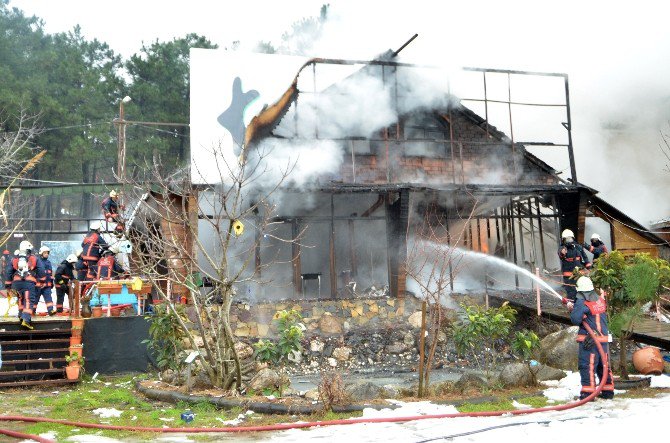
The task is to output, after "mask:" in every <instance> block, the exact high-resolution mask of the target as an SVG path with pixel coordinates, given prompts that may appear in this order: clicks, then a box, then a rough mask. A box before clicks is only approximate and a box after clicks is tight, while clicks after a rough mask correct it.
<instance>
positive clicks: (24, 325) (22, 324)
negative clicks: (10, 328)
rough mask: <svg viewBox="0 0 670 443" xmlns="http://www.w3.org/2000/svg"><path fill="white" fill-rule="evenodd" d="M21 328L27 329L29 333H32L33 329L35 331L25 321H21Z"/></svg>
mask: <svg viewBox="0 0 670 443" xmlns="http://www.w3.org/2000/svg"><path fill="white" fill-rule="evenodd" d="M21 327H22V328H25V329H28V330H29V331H32V330H33V329H35V328H34V327H33V325H31V324H30V323H28V322H27V321H25V320H21Z"/></svg>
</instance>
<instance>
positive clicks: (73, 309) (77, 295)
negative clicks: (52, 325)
mask: <svg viewBox="0 0 670 443" xmlns="http://www.w3.org/2000/svg"><path fill="white" fill-rule="evenodd" d="M72 298H73V299H74V301H73V306H70V316H72V314H74V317H75V318H79V317H80V315H79V302H80V300H81V282H80V281H79V280H75V281H74V297H72Z"/></svg>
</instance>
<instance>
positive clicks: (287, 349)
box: [254, 309, 305, 364]
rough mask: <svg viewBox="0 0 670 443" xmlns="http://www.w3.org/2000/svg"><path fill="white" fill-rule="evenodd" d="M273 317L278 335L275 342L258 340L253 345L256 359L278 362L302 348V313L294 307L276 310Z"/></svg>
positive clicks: (303, 327) (303, 328)
mask: <svg viewBox="0 0 670 443" xmlns="http://www.w3.org/2000/svg"><path fill="white" fill-rule="evenodd" d="M273 319H274V321H275V322H276V323H277V330H278V335H279V338H278V340H277V343H274V342H272V341H270V340H259V341H258V342H257V343H255V344H254V347H255V348H256V358H257V359H258V360H260V361H262V362H268V363H274V364H278V363H279V362H281V361H283V360H285V359H287V358H288V357H289V356H290V355H291V354H293V353H297V352H300V351H301V350H302V345H301V343H300V342H301V341H302V338H303V336H304V330H305V326H304V325H303V324H302V323H300V320H302V315H300V312H298V311H296V310H294V309H291V310H288V311H287V310H283V311H277V313H276V314H275V315H274V318H273Z"/></svg>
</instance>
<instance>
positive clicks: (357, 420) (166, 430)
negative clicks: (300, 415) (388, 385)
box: [0, 321, 609, 442]
mask: <svg viewBox="0 0 670 443" xmlns="http://www.w3.org/2000/svg"><path fill="white" fill-rule="evenodd" d="M582 325H583V326H584V328H585V329H586V331H587V332H588V334H589V336H591V338H592V339H593V341H594V342H595V345H596V348H597V350H598V353H599V354H600V358H601V360H602V362H603V372H602V374H603V377H601V379H600V384H599V385H598V387H597V388H596V390H595V391H594V392H592V393H591V394H590V395H589V396H588V397H585V398H584V399H581V400H578V401H575V402H572V403H566V404H563V405H557V406H546V407H543V408H531V409H515V410H511V411H479V412H457V413H450V414H427V415H414V416H407V417H378V418H351V419H340V420H327V421H314V422H300V423H280V424H275V425H263V426H229V427H225V428H215V427H212V428H155V427H141V426H120V425H106V424H98V423H85V422H76V421H70V420H59V419H54V418H45V417H27V416H21V415H3V416H0V421H21V422H26V423H55V424H59V425H66V426H76V427H78V428H90V429H104V430H112V431H136V432H157V433H189V434H191V433H205V432H211V433H223V432H226V433H240V432H267V431H285V430H289V429H305V428H313V427H319V426H335V425H353V424H359V423H399V422H408V421H417V420H430V419H438V418H458V417H496V416H501V415H527V414H534V413H536V412H549V411H565V410H568V409H572V408H576V407H579V406H582V405H584V404H586V403H588V402H590V401H591V400H593V399H594V398H595V397H596V396H597V395H599V394H600V392H601V391H602V390H603V387H604V386H605V383H606V382H607V374H608V372H609V360H608V357H607V354H606V353H605V351H604V349H603V347H602V345H601V344H600V342H599V341H598V340H597V339H596V335H595V333H594V332H593V330H592V329H591V328H590V327H589V325H588V324H587V323H586V321H584V322H583V323H582ZM8 432H13V431H6V430H3V429H0V433H5V434H6V435H11V434H8ZM21 438H31V439H33V440H35V441H38V442H52V440H49V439H45V438H42V437H38V436H30V437H21Z"/></svg>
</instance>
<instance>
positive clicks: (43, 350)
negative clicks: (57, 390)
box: [0, 319, 78, 390]
mask: <svg viewBox="0 0 670 443" xmlns="http://www.w3.org/2000/svg"><path fill="white" fill-rule="evenodd" d="M33 326H34V327H35V329H33V330H32V331H27V330H24V329H21V327H20V326H19V324H18V322H16V323H14V322H12V323H9V322H3V323H0V344H1V345H2V369H0V390H2V389H6V388H14V387H21V386H40V385H42V386H43V385H52V386H53V385H66V384H71V383H76V382H77V381H78V380H68V379H67V378H66V376H65V366H66V365H67V363H66V362H65V356H66V355H67V354H69V346H70V335H71V333H72V332H71V323H70V320H69V319H53V320H52V319H48V320H46V319H45V320H40V321H34V322H33Z"/></svg>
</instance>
